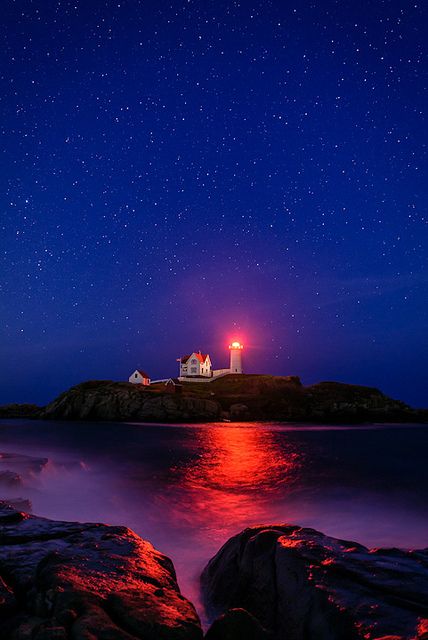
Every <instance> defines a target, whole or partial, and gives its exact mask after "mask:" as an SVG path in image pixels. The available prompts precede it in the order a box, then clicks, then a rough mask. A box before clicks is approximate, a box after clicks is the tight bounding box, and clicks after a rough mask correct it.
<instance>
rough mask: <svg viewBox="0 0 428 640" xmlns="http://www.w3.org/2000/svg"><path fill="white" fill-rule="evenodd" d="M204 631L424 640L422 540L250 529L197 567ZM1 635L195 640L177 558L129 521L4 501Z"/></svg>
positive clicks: (0, 514) (220, 637)
mask: <svg viewBox="0 0 428 640" xmlns="http://www.w3.org/2000/svg"><path fill="white" fill-rule="evenodd" d="M202 585H203V589H204V592H205V598H206V602H207V606H208V608H210V609H211V611H212V614H213V618H215V616H216V615H219V616H220V617H218V618H217V619H215V620H214V622H213V624H212V626H211V627H210V628H209V629H208V631H207V633H206V638H207V640H243V639H245V640H269V639H270V640H307V639H309V638H310V639H315V638H320V639H321V638H322V640H375V639H377V640H380V639H381V638H382V639H383V640H386V639H388V640H411V639H413V640H415V639H418V640H426V638H427V637H428V549H425V550H421V551H401V550H399V549H377V550H368V549H366V548H365V547H363V546H361V545H359V544H357V543H354V542H347V541H343V540H337V539H335V538H331V537H327V536H324V535H323V534H321V533H319V532H317V531H315V530H313V529H303V528H301V527H298V526H290V525H274V526H259V527H251V528H249V529H247V530H245V531H243V532H242V533H240V534H239V535H237V536H235V537H234V538H232V539H231V540H229V541H228V542H227V543H226V544H225V545H224V546H223V548H222V549H221V550H220V551H219V552H218V554H217V555H216V556H215V557H214V558H213V559H212V560H211V561H210V562H209V563H208V565H207V567H206V568H205V570H204V572H203V575H202ZM0 637H1V638H2V640H30V639H31V640H199V639H202V637H203V631H202V627H201V624H200V621H199V618H198V615H197V614H196V611H195V608H194V607H193V605H192V604H191V603H190V602H189V601H188V600H187V599H186V598H185V597H183V595H182V594H181V593H180V590H179V587H178V584H177V579H176V575H175V571H174V567H173V564H172V562H171V560H169V558H167V557H166V556H164V555H163V554H162V553H160V552H159V551H157V550H156V549H155V548H154V547H153V546H152V545H151V544H150V543H149V542H147V541H145V540H143V539H141V538H140V537H138V536H137V535H136V534H135V533H133V532H132V531H131V530H130V529H127V528H125V527H117V526H108V525H104V524H92V523H86V524H81V523H77V522H57V521H52V520H47V519H45V518H38V517H35V516H32V515H29V514H28V513H24V512H21V511H19V510H17V509H16V508H13V507H12V506H10V505H8V504H6V503H0Z"/></svg>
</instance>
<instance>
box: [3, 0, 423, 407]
mask: <svg viewBox="0 0 428 640" xmlns="http://www.w3.org/2000/svg"><path fill="white" fill-rule="evenodd" d="M427 26H428V13H427V5H426V3H422V2H406V1H401V2H398V1H393V0H391V1H387V2H386V1H381V0H373V1H367V0H366V1H364V0H362V1H361V2H356V1H355V0H352V1H350V0H340V1H334V0H326V1H323V0H319V1H316V2H315V1H313V2H305V1H303V2H294V3H290V2H286V1H284V2H282V1H279V0H278V1H276V2H274V1H266V0H260V1H255V0H248V1H247V0H241V1H240V2H237V1H236V2H232V1H230V0H229V1H228V2H222V1H221V0H187V1H184V0H182V1H175V0H172V1H169V2H164V1H163V0H159V1H147V2H143V1H138V0H121V1H119V2H117V1H114V2H113V1H112V2H110V1H106V0H104V1H100V0H91V2H88V1H85V0H75V1H73V2H70V1H69V0H61V1H59V0H47V1H44V2H42V1H36V0H16V1H13V0H5V2H4V3H2V25H1V27H0V29H1V42H2V47H1V53H0V56H1V61H0V69H1V86H2V90H1V121H0V135H1V142H0V151H1V155H0V157H1V190H0V197H1V221H0V233H1V242H0V250H1V253H0V263H1V281H0V284H1V289H0V336H1V343H0V362H1V371H0V379H1V380H0V381H1V388H0V402H12V401H35V402H39V403H43V402H46V401H48V400H50V399H52V398H53V397H54V396H55V395H56V394H57V393H59V392H61V391H62V390H64V389H65V388H67V387H69V386H70V385H72V384H76V383H78V382H80V381H83V380H86V379H91V378H99V379H118V380H120V379H127V378H128V376H129V375H130V373H131V372H132V371H133V370H134V369H135V368H136V367H140V368H143V369H144V370H147V371H148V372H149V373H150V374H151V376H152V378H156V377H161V376H162V377H164V376H168V375H175V374H176V373H177V364H176V362H175V360H176V358H177V357H178V356H180V355H183V354H185V353H188V352H190V351H192V350H194V349H199V348H200V349H202V350H203V351H208V352H209V353H210V354H211V358H212V360H213V364H214V367H215V368H220V367H225V366H228V355H229V354H228V350H227V344H228V341H229V340H230V339H232V338H238V339H241V340H242V341H243V342H244V344H245V347H246V349H245V352H244V366H245V369H246V371H247V372H249V373H274V374H284V375H288V374H295V375H300V376H301V377H302V380H303V382H304V383H308V384H309V383H312V382H316V381H320V380H340V381H344V382H354V383H357V384H367V385H373V386H377V387H380V388H381V389H382V390H383V391H384V392H386V393H388V394H390V395H393V396H395V397H398V398H400V399H402V400H405V401H407V402H410V403H412V404H414V405H417V406H418V405H419V406H423V405H427V404H428V397H427V393H426V390H427V387H428V380H427V370H428V341H427V339H426V328H427V316H428V312H427V299H428V277H427V252H426V246H427V244H426V243H427V235H428V234H427V212H426V201H427V191H428V180H427V178H426V156H427V146H426V144H427V137H428V136H427V127H426V121H425V113H424V110H425V103H426V92H425V90H426V81H427V75H426V69H427V64H426V63H427V60H426V48H425V45H426V42H427V41H428V33H427V32H428V29H427Z"/></svg>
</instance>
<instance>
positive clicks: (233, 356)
mask: <svg viewBox="0 0 428 640" xmlns="http://www.w3.org/2000/svg"><path fill="white" fill-rule="evenodd" d="M243 348H244V346H243V345H242V344H241V343H240V342H232V344H230V345H229V349H230V373H242V349H243Z"/></svg>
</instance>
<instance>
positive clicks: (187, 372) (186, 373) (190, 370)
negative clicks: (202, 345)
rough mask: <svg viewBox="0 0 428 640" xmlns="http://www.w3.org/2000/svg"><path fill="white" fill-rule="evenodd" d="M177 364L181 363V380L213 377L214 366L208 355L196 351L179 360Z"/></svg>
mask: <svg viewBox="0 0 428 640" xmlns="http://www.w3.org/2000/svg"><path fill="white" fill-rule="evenodd" d="M177 362H179V363H180V378H191V377H193V376H197V377H198V378H200V377H201V376H202V377H204V378H211V377H212V364H211V358H210V357H209V355H208V353H201V352H200V351H194V352H193V353H191V354H190V355H188V356H183V357H181V358H178V359H177Z"/></svg>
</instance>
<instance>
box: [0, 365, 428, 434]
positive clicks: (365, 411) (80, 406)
mask: <svg viewBox="0 0 428 640" xmlns="http://www.w3.org/2000/svg"><path fill="white" fill-rule="evenodd" d="M0 417H11V418H14V417H30V418H42V419H58V420H105V421H125V420H129V421H142V422H185V421H190V422H207V421H208V422H209V421H211V422H212V421H219V420H230V421H244V420H253V421H293V422H313V423H327V422H330V423H338V422H347V423H359V422H426V421H427V418H428V412H427V411H426V410H422V409H421V410H418V409H412V408H411V407H410V406H409V405H407V404H405V403H404V402H400V401H399V400H394V399H392V398H389V397H388V396H386V395H384V394H383V393H382V392H381V391H379V390H378V389H375V388H372V387H364V386H358V385H350V384H342V383H339V382H320V383H318V384H314V385H310V386H304V385H303V384H302V383H301V381H300V379H299V378H298V377H297V376H271V375H256V374H250V375H249V374H240V375H233V374H230V375H227V376H224V377H222V378H218V379H217V380H213V381H212V382H210V383H198V382H186V383H185V384H183V385H181V386H180V393H170V392H168V391H167V390H166V387H165V384H164V383H157V384H151V385H150V386H143V385H133V384H130V383H128V382H112V381H110V380H93V381H88V382H83V383H81V384H78V385H76V386H74V387H71V388H70V389H69V390H68V391H65V392H64V393H62V394H61V395H59V396H58V397H57V398H56V399H55V400H53V401H52V402H50V403H49V404H48V405H46V406H45V407H35V406H34V405H6V406H4V407H0Z"/></svg>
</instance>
